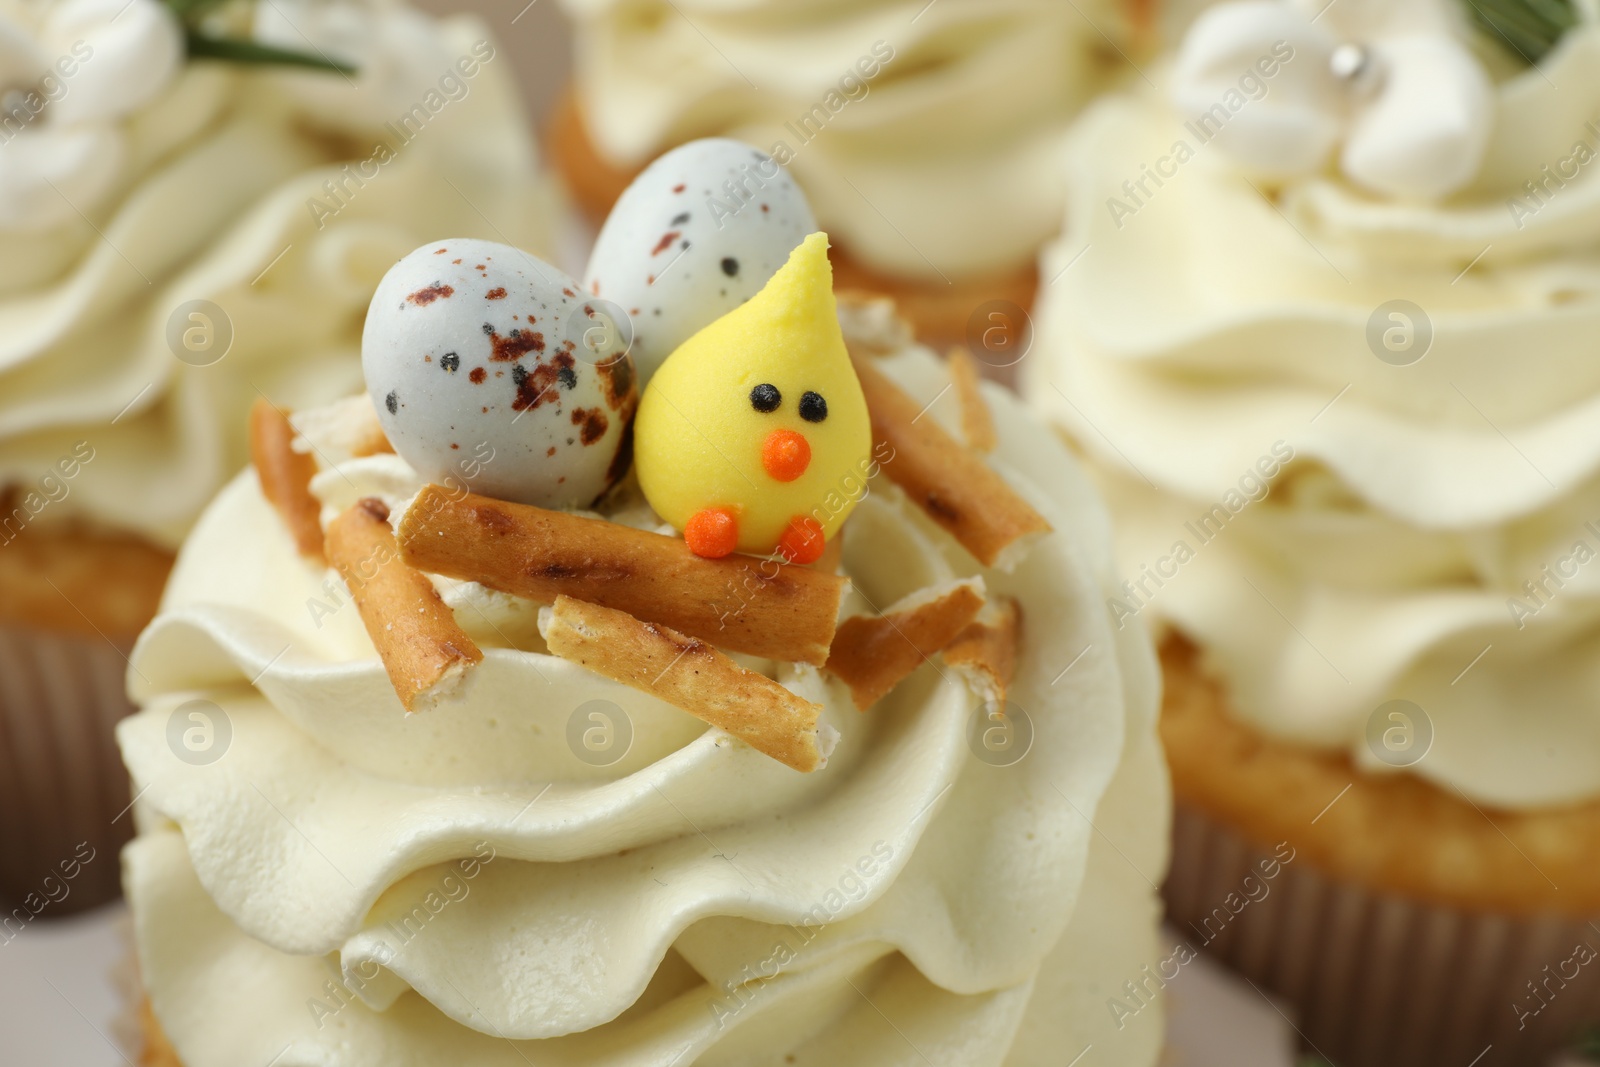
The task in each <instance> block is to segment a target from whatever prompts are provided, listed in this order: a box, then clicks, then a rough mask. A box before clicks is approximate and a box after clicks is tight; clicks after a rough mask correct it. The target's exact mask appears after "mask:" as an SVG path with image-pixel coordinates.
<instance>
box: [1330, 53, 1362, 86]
mask: <svg viewBox="0 0 1600 1067" xmlns="http://www.w3.org/2000/svg"><path fill="white" fill-rule="evenodd" d="M1371 61H1372V55H1371V53H1369V52H1368V51H1367V47H1366V45H1360V44H1342V45H1339V46H1338V47H1337V48H1335V49H1334V50H1333V55H1332V56H1331V57H1330V58H1329V60H1328V67H1329V68H1330V69H1331V70H1332V71H1333V76H1334V77H1335V78H1338V79H1339V80H1340V81H1343V82H1355V81H1357V80H1359V79H1360V78H1361V76H1362V75H1363V74H1365V73H1366V72H1367V69H1368V68H1369V66H1370V65H1371Z"/></svg>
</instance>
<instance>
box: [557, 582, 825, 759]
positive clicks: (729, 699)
mask: <svg viewBox="0 0 1600 1067" xmlns="http://www.w3.org/2000/svg"><path fill="white" fill-rule="evenodd" d="M539 632H540V633H542V634H543V635H544V639H545V643H546V644H547V645H548V646H549V648H550V652H551V653H552V654H553V655H556V656H560V657H561V658H562V659H565V660H570V661H572V662H573V663H576V664H578V665H579V666H581V667H584V668H586V669H588V670H591V671H594V672H595V673H596V674H600V675H604V676H605V677H607V678H610V679H612V680H613V681H617V682H621V683H622V684H624V685H627V686H631V687H633V688H634V689H637V690H639V691H640V692H644V693H649V694H650V695H651V696H653V697H656V698H657V699H659V700H662V701H665V702H666V703H668V704H671V705H672V706H673V707H676V708H681V709H683V710H684V711H687V712H688V713H689V714H691V715H693V716H695V717H696V718H699V719H703V720H705V721H706V722H708V723H710V724H711V725H712V726H715V727H718V728H719V729H722V730H726V731H727V732H728V733H730V734H732V735H733V736H734V737H737V738H739V739H740V740H741V741H743V742H745V743H746V744H747V745H749V746H750V747H751V748H753V749H755V750H756V751H758V752H761V753H763V754H765V755H767V756H771V757H772V758H773V759H775V760H777V761H778V762H779V763H782V764H784V765H785V766H788V767H793V768H794V769H795V770H797V771H807V772H809V771H814V770H817V769H818V768H820V767H823V766H825V765H826V764H827V762H828V750H830V749H831V748H832V747H833V745H832V741H833V737H832V736H831V735H832V731H830V730H827V728H826V727H824V728H823V731H822V732H821V733H819V731H818V728H817V719H818V717H819V716H820V715H821V714H822V705H820V704H813V703H811V702H810V701H809V700H805V699H802V698H801V697H798V696H796V695H795V694H794V693H791V692H790V691H789V690H787V689H785V688H784V687H783V686H781V685H779V684H778V683H777V682H774V681H773V680H772V679H770V678H767V677H765V676H764V675H760V674H756V673H755V672H754V671H747V670H745V669H744V668H743V667H741V666H739V665H738V664H737V663H735V662H733V660H731V659H729V658H728V657H727V656H726V655H724V654H723V653H721V652H718V651H717V650H716V649H714V648H712V647H711V646H710V645H708V644H706V643H705V642H704V641H700V640H697V639H696V638H693V637H689V636H687V635H686V634H681V633H679V632H678V631H676V630H673V629H670V628H668V627H666V626H661V625H658V624H656V623H651V622H641V621H639V620H638V619H636V618H634V617H633V616H632V615H629V614H628V613H627V612H625V611H618V610H616V609H615V608H607V607H601V606H600V605H598V604H591V603H587V602H585V601H582V600H576V599H574V598H573V597H570V596H558V597H556V600H555V604H554V606H553V607H551V608H547V609H543V610H541V611H540V618H539ZM824 734H825V735H827V736H824Z"/></svg>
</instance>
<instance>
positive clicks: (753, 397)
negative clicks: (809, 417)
mask: <svg viewBox="0 0 1600 1067" xmlns="http://www.w3.org/2000/svg"><path fill="white" fill-rule="evenodd" d="M816 395H817V394H815V393H807V394H806V396H816ZM817 399H818V400H821V399H822V398H821V397H817ZM781 403H783V394H782V393H780V392H778V387H777V386H776V385H768V384H765V383H763V384H761V385H758V386H756V387H755V388H754V389H752V390H750V406H751V407H753V408H755V409H756V410H757V411H777V410H778V405H779V404H781ZM804 403H805V401H803V400H802V401H801V404H804ZM804 413H805V412H804V410H802V411H801V414H804Z"/></svg>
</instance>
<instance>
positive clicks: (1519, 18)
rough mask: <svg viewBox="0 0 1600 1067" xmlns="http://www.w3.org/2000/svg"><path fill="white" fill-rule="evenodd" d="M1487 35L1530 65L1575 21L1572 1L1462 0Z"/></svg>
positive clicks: (1542, 56) (1548, 49) (1574, 23)
mask: <svg viewBox="0 0 1600 1067" xmlns="http://www.w3.org/2000/svg"><path fill="white" fill-rule="evenodd" d="M1466 4H1467V6H1468V7H1469V8H1471V9H1472V18H1473V21H1474V22H1476V23H1477V24H1478V28H1479V29H1481V30H1483V31H1484V32H1485V33H1486V34H1488V36H1489V37H1490V38H1492V39H1493V40H1495V41H1497V42H1499V44H1500V45H1502V46H1503V47H1506V48H1508V49H1510V50H1511V51H1512V52H1515V53H1516V54H1517V55H1518V56H1521V57H1522V59H1523V60H1524V61H1525V62H1527V63H1529V64H1534V63H1537V62H1539V61H1540V60H1541V59H1543V58H1544V57H1545V54H1546V53H1547V52H1549V51H1550V49H1552V48H1554V47H1555V46H1556V42H1557V41H1559V40H1561V35H1562V34H1564V33H1566V32H1567V31H1568V30H1570V29H1572V27H1574V26H1576V25H1577V24H1578V13H1577V12H1576V11H1575V10H1573V3H1572V0H1466Z"/></svg>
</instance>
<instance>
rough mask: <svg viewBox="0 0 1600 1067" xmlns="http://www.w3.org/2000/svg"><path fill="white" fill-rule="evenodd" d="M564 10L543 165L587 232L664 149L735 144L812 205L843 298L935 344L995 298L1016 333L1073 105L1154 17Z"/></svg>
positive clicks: (1127, 5) (1055, 6)
mask: <svg viewBox="0 0 1600 1067" xmlns="http://www.w3.org/2000/svg"><path fill="white" fill-rule="evenodd" d="M565 6H566V9H567V11H568V13H569V14H570V15H571V16H572V18H573V20H574V22H575V24H576V33H577V47H576V60H577V73H576V77H575V81H574V86H573V89H572V91H571V92H570V94H569V96H568V98H567V100H566V102H565V104H564V105H563V110H562V112H561V113H560V114H559V115H558V118H557V120H556V123H555V125H554V126H553V129H552V135H551V155H552V158H553V159H554V160H555V161H556V163H557V165H558V166H559V167H560V168H561V170H562V171H563V173H564V174H565V176H566V179H567V184H568V186H569V187H570V188H571V189H572V191H573V193H574V195H575V197H576V198H577V199H578V200H579V201H580V202H581V203H582V204H584V206H585V207H586V208H587V209H588V211H589V213H590V214H591V215H592V216H594V217H595V218H597V219H598V218H599V217H601V216H603V215H604V214H605V212H606V211H607V210H608V209H609V208H610V206H611V203H612V201H614V200H615V199H616V197H617V195H618V194H619V193H620V192H621V190H622V187H623V186H624V185H626V184H627V182H628V180H629V178H630V177H631V176H632V175H633V174H635V173H636V172H637V171H638V170H639V169H640V168H641V167H642V166H643V165H644V164H645V163H646V162H648V161H649V160H650V159H652V158H654V157H655V156H656V155H658V154H659V153H660V152H662V151H663V150H664V149H667V148H670V147H672V146H674V145H677V144H681V143H683V142H685V141H688V140H691V139H693V138H696V137H705V136H728V137H735V138H738V139H740V140H743V141H748V142H750V143H752V144H755V145H758V146H759V147H761V148H762V149H763V150H765V151H766V152H768V153H769V154H770V155H771V156H773V157H774V158H775V159H776V160H777V162H778V163H779V164H780V165H781V166H783V167H785V168H787V169H789V171H790V173H791V174H792V175H793V176H794V177H795V179H796V180H798V181H799V182H800V184H801V185H803V186H804V187H805V189H806V191H807V192H808V193H809V194H810V196H811V199H812V202H813V204H814V206H815V208H816V212H817V218H818V220H819V221H820V222H821V223H822V225H823V226H824V227H825V228H826V229H827V230H828V231H829V233H830V235H831V236H832V237H833V239H834V243H835V246H836V247H835V250H834V260H835V268H836V270H837V271H838V273H839V278H840V283H841V284H842V285H854V286H859V287H862V288H868V289H873V290H876V291H880V292H888V293H892V294H894V295H896V297H897V298H898V299H899V301H900V306H901V308H902V310H903V311H905V312H906V313H907V314H908V315H910V317H911V318H912V319H913V320H914V321H915V322H916V323H917V325H918V327H919V330H920V331H921V332H922V333H923V334H924V335H928V336H934V337H938V338H941V339H949V340H954V339H958V338H963V337H965V336H966V334H967V331H968V320H969V318H972V317H973V315H974V312H975V311H976V310H977V309H978V308H979V306H980V305H982V304H984V303H985V302H987V301H992V300H998V301H1004V302H1006V304H1007V305H1009V307H1007V308H1005V309H1004V313H1005V315H1006V318H1005V319H1004V320H1003V321H1002V323H1001V325H1002V327H1003V328H1005V329H1011V330H1018V331H1020V330H1021V329H1022V326H1021V323H1020V322H1019V321H1017V318H1018V316H1019V315H1020V312H1021V309H1023V308H1026V307H1028V306H1029V305H1030V303H1031V301H1032V297H1033V291H1034V285H1035V268H1034V260H1035V256H1036V254H1037V252H1038V249H1039V247H1040V245H1041V244H1042V243H1043V242H1044V241H1045V240H1046V239H1047V238H1049V237H1050V236H1051V235H1052V234H1053V233H1055V232H1056V228H1057V226H1058V225H1059V223H1060V219H1061V208H1062V203H1063V197H1062V191H1061V186H1060V183H1059V181H1058V180H1057V174H1058V173H1059V166H1058V162H1057V156H1058V152H1059V148H1060V141H1061V136H1062V134H1063V133H1064V132H1065V130H1066V128H1067V124H1068V122H1069V121H1070V119H1071V118H1072V116H1073V115H1074V114H1076V113H1077V111H1078V110H1079V109H1080V108H1082V107H1083V105H1084V104H1085V103H1087V102H1088V101H1089V100H1090V99H1091V98H1093V97H1094V96H1095V95H1096V94H1098V93H1100V92H1102V91H1104V90H1105V89H1107V88H1108V87H1110V86H1113V85H1116V84H1119V83H1120V82H1121V81H1122V80H1123V79H1124V78H1125V77H1131V76H1133V69H1132V67H1131V66H1130V65H1129V57H1130V56H1131V57H1132V58H1133V60H1134V61H1135V62H1137V61H1139V59H1140V54H1141V51H1142V50H1145V49H1147V48H1148V41H1149V40H1150V38H1151V37H1152V36H1153V30H1152V27H1151V21H1152V19H1153V15H1152V10H1153V8H1154V5H1153V4H1149V3H1145V2H1142V0H1129V2H1125V0H1096V2H1093V3H1085V4H1080V5H1073V4H1061V3H1055V2H1052V0H1007V2H1004V3H995V2H993V0H943V2H940V3H935V4H929V3H927V2H926V0H873V2H870V3H866V4H856V5H853V6H848V7H841V6H839V5H821V4H788V3H781V2H771V0H767V2H762V3H754V4H742V5H735V6H729V5H726V4H715V3H686V4H673V3H669V2H666V0H649V2H647V3H643V4H637V3H616V2H612V0H566V5H565ZM758 178H759V175H757V176H754V177H753V178H752V179H751V180H748V181H746V182H744V183H742V187H741V188H738V189H735V188H731V187H730V188H726V189H713V190H708V191H707V192H706V193H705V194H704V196H703V197H702V199H705V198H717V199H721V200H723V201H725V202H727V203H728V204H729V205H730V208H736V207H737V205H738V203H739V202H740V201H741V200H747V199H750V198H752V197H754V196H757V195H758V194H759V192H760V189H761V188H762V185H761V182H760V181H759V180H757V179H758ZM768 178H769V179H770V175H769V176H768ZM997 306H998V305H997ZM978 318H979V320H980V321H981V322H982V323H983V326H984V327H988V326H990V325H992V324H993V320H991V319H989V318H988V317H987V316H985V315H981V314H980V315H979V316H978ZM976 332H977V334H978V335H979V336H980V337H981V336H982V330H981V329H980V330H978V331H976ZM1013 343H1015V342H1014V341H1013Z"/></svg>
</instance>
